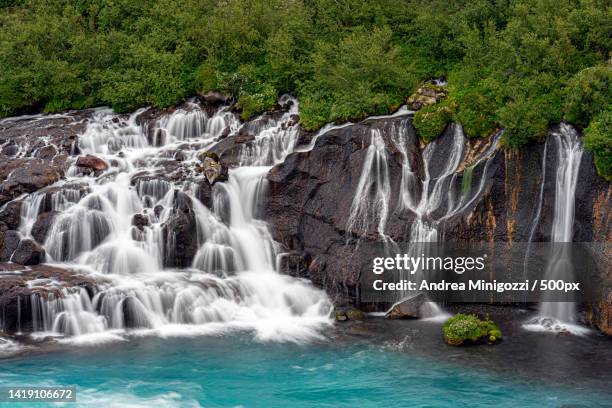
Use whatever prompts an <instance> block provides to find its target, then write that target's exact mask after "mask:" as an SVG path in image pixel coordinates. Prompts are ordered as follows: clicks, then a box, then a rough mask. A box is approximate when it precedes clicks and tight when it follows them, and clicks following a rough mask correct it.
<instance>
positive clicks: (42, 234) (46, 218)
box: [31, 211, 59, 244]
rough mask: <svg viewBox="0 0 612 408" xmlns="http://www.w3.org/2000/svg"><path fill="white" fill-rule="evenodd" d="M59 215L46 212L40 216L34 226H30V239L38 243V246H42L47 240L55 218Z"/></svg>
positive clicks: (55, 212) (54, 212)
mask: <svg viewBox="0 0 612 408" xmlns="http://www.w3.org/2000/svg"><path fill="white" fill-rule="evenodd" d="M58 214H59V212H58V211H48V212H44V213H42V214H40V215H39V216H38V218H37V219H36V221H35V222H34V225H32V231H31V234H32V237H33V238H34V239H35V240H36V242H39V243H40V244H44V242H45V240H46V239H47V234H48V233H49V230H51V227H52V226H53V221H55V217H56V216H57V215H58Z"/></svg>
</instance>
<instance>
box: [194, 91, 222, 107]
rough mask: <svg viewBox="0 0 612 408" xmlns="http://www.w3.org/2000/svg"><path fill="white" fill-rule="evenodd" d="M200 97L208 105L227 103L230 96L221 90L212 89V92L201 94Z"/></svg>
mask: <svg viewBox="0 0 612 408" xmlns="http://www.w3.org/2000/svg"><path fill="white" fill-rule="evenodd" d="M200 99H201V100H202V102H204V103H206V104H208V105H212V106H215V105H221V104H223V103H225V102H226V101H227V99H228V97H227V96H225V95H223V94H222V93H220V92H213V91H210V92H207V93H206V94H204V95H201V96H200Z"/></svg>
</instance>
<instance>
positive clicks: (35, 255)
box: [11, 238, 45, 265]
mask: <svg viewBox="0 0 612 408" xmlns="http://www.w3.org/2000/svg"><path fill="white" fill-rule="evenodd" d="M44 260H45V250H44V249H43V247H42V246H40V244H38V243H37V242H36V241H34V240H32V239H29V238H26V239H22V240H21V241H20V242H19V245H18V246H17V249H15V252H13V256H12V257H11V262H15V263H18V264H20V265H38V264H39V263H41V262H44Z"/></svg>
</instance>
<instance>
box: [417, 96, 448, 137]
mask: <svg viewBox="0 0 612 408" xmlns="http://www.w3.org/2000/svg"><path fill="white" fill-rule="evenodd" d="M454 109H455V104H454V102H453V101H452V100H451V99H445V100H443V101H442V102H438V103H436V104H435V105H430V106H427V107H425V108H422V109H419V110H418V111H417V112H416V114H415V115H414V120H413V124H414V127H415V129H416V130H417V132H418V134H419V136H420V138H421V139H423V140H424V141H425V142H431V141H432V140H434V139H435V138H437V137H438V135H439V134H440V133H442V132H443V131H444V129H445V128H446V126H447V125H448V124H449V123H451V122H452V121H453V113H454Z"/></svg>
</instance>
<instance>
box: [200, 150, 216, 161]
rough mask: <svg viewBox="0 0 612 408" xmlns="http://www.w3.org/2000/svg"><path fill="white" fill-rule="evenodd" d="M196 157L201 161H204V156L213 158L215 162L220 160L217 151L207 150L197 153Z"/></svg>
mask: <svg viewBox="0 0 612 408" xmlns="http://www.w3.org/2000/svg"><path fill="white" fill-rule="evenodd" d="M197 157H198V160H200V161H202V162H203V161H204V159H206V158H210V159H213V160H214V161H216V162H219V161H220V158H219V155H218V154H217V153H213V152H208V151H206V152H200V153H198V156H197Z"/></svg>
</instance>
